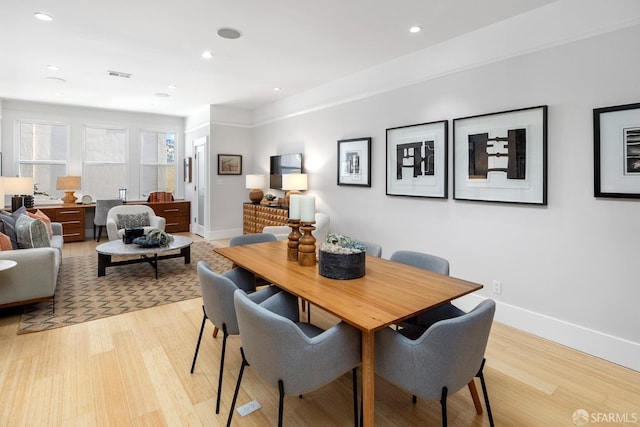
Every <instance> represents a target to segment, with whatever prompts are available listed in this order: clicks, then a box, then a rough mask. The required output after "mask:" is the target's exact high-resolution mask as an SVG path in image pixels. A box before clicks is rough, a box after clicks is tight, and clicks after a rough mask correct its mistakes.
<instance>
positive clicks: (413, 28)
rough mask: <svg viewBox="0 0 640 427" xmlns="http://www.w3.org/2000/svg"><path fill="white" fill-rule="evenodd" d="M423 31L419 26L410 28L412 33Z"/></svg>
mask: <svg viewBox="0 0 640 427" xmlns="http://www.w3.org/2000/svg"><path fill="white" fill-rule="evenodd" d="M421 30H422V27H418V26H417V25H416V26H414V27H411V28H409V32H411V33H419V32H420V31H421Z"/></svg>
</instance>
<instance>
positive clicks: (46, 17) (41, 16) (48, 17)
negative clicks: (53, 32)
mask: <svg viewBox="0 0 640 427" xmlns="http://www.w3.org/2000/svg"><path fill="white" fill-rule="evenodd" d="M33 16H35V17H36V18H37V19H39V20H41V21H53V18H52V17H51V15H47V14H46V13H42V12H36V13H34V14H33Z"/></svg>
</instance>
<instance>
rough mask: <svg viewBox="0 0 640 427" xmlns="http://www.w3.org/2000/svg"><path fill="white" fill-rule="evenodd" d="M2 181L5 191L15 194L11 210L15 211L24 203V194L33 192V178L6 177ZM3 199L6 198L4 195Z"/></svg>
mask: <svg viewBox="0 0 640 427" xmlns="http://www.w3.org/2000/svg"><path fill="white" fill-rule="evenodd" d="M2 181H3V184H4V192H5V193H7V194H11V195H12V196H13V197H12V198H11V210H12V211H14V212H15V211H16V210H18V209H20V207H21V206H22V205H24V196H26V195H27V194H33V178H15V177H4V178H3V179H2ZM2 199H3V200H4V197H3V198H2ZM3 204H4V203H3Z"/></svg>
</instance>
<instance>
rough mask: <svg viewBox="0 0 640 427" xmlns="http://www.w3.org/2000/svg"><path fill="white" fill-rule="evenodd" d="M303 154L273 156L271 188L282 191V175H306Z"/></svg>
mask: <svg viewBox="0 0 640 427" xmlns="http://www.w3.org/2000/svg"><path fill="white" fill-rule="evenodd" d="M303 166H304V164H303V163H302V153H296V154H281V155H278V156H271V162H270V175H269V188H273V189H274V190H282V175H284V174H287V173H304V168H303Z"/></svg>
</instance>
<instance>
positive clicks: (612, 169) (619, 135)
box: [593, 103, 640, 199]
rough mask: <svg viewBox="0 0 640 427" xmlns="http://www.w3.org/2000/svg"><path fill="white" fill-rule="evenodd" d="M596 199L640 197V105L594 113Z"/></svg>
mask: <svg viewBox="0 0 640 427" xmlns="http://www.w3.org/2000/svg"><path fill="white" fill-rule="evenodd" d="M593 142H594V144H593V146H594V156H593V159H594V174H593V175H594V195H595V197H618V198H635V199H638V198H640V103H637V104H627V105H617V106H614V107H605V108H596V109H594V110H593Z"/></svg>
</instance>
